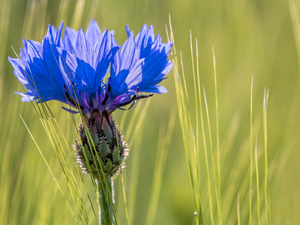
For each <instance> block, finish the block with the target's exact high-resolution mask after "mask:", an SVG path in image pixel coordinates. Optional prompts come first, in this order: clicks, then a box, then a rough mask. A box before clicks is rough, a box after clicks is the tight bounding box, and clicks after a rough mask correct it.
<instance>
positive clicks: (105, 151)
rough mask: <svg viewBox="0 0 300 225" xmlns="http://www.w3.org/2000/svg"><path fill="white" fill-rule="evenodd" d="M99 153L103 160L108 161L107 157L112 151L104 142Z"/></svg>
mask: <svg viewBox="0 0 300 225" xmlns="http://www.w3.org/2000/svg"><path fill="white" fill-rule="evenodd" d="M99 153H100V156H101V158H102V159H106V157H107V155H108V154H109V153H110V149H109V147H108V145H107V143H106V141H104V140H103V141H102V142H101V143H100V145H99Z"/></svg>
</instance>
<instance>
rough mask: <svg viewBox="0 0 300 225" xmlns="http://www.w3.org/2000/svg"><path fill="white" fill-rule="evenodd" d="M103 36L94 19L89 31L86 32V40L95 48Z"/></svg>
mask: <svg viewBox="0 0 300 225" xmlns="http://www.w3.org/2000/svg"><path fill="white" fill-rule="evenodd" d="M100 36H101V31H100V28H99V26H98V24H97V22H96V21H95V20H94V19H92V21H91V22H90V25H89V26H88V28H87V30H86V39H87V40H88V41H89V43H90V44H91V45H92V46H94V45H95V44H96V42H97V41H98V39H99V38H100Z"/></svg>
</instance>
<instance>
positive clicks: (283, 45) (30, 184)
mask: <svg viewBox="0 0 300 225" xmlns="http://www.w3.org/2000/svg"><path fill="white" fill-rule="evenodd" d="M0 13H1V14H0V49H1V50H0V104H1V107H0V128H1V135H0V146H1V150H0V202H1V203H0V224H74V219H73V218H72V214H71V213H70V210H69V208H68V207H67V204H66V201H65V198H64V197H63V196H62V194H61V193H60V192H59V190H58V187H57V186H56V184H55V182H54V180H53V178H52V176H51V174H50V172H49V170H48V168H47V166H46V164H45V162H44V161H43V158H42V157H41V154H40V153H39V151H38V149H37V147H36V146H35V144H34V142H33V140H32V139H31V137H30V135H29V133H28V131H27V130H26V127H25V126H24V124H23V122H22V120H21V118H20V116H19V115H21V116H22V117H23V119H24V121H25V122H26V124H27V126H28V128H29V129H30V131H31V132H32V135H33V137H34V138H35V140H36V142H37V144H38V145H39V147H40V149H41V152H42V153H43V155H44V157H45V159H46V160H47V162H48V163H49V165H50V167H51V169H52V171H53V173H54V176H55V178H56V180H57V181H58V182H59V184H60V185H61V187H62V189H63V191H64V193H65V195H66V199H69V200H70V201H71V197H70V194H69V193H68V189H67V185H66V180H65V178H64V176H63V173H62V169H61V167H60V166H59V162H58V160H57V158H56V155H55V153H54V151H53V149H52V146H51V144H50V141H49V139H48V137H47V135H46V132H45V130H44V129H43V126H42V124H41V123H40V120H39V118H38V116H37V114H36V113H35V111H34V109H33V107H32V105H31V104H30V103H22V102H21V97H20V96H18V95H16V94H14V92H16V91H22V88H21V85H20V84H19V83H18V80H17V79H16V78H15V76H14V75H13V69H12V66H11V65H10V64H9V62H8V60H7V57H8V56H11V57H15V53H14V51H13V49H12V48H11V46H13V48H14V49H15V51H16V52H17V54H19V48H20V47H21V44H22V42H21V41H22V38H25V39H32V40H36V41H41V40H42V37H43V35H45V34H46V31H47V25H48V24H52V25H55V26H56V27H58V26H59V25H60V23H61V21H64V22H65V25H67V26H69V27H72V28H74V29H79V28H80V27H82V28H83V29H84V30H85V29H86V27H87V25H88V24H89V22H90V20H91V19H92V18H95V20H96V21H97V23H98V24H99V26H100V28H101V30H102V31H104V30H105V29H106V28H109V29H110V30H115V32H116V34H115V38H116V40H117V41H118V43H119V44H123V43H124V41H125V40H126V32H125V25H126V24H128V25H129V27H130V28H131V30H133V31H134V33H135V34H137V33H138V32H139V31H140V29H141V27H142V25H143V24H145V23H146V24H148V25H151V24H152V25H153V27H154V31H155V34H157V33H159V34H160V35H161V36H162V38H163V41H164V42H166V41H167V36H166V31H165V24H168V23H169V14H170V15H171V21H172V26H173V32H174V36H175V41H176V50H177V52H178V53H179V51H180V50H181V51H182V56H183V61H184V66H185V77H186V80H187V86H188V89H189V90H190V102H191V108H192V109H193V108H194V103H193V100H194V99H193V91H194V90H193V79H192V67H191V65H192V64H191V55H190V42H189V40H190V30H191V31H192V35H193V37H194V38H197V39H198V45H199V69H200V76H201V82H202V84H203V85H204V86H205V90H206V95H207V99H208V107H209V109H210V116H211V123H212V135H213V136H212V137H213V145H214V148H215V146H216V144H215V143H216V129H215V126H216V124H215V120H214V118H215V102H214V98H215V95H214V79H213V56H212V46H214V49H215V55H216V65H217V78H218V96H219V121H220V146H221V179H222V182H221V194H222V209H223V223H224V224H237V209H236V208H237V198H238V195H239V198H240V210H241V224H247V223H248V212H249V172H250V169H249V168H250V163H249V161H250V149H249V135H250V122H249V118H250V85H251V77H252V75H253V79H254V88H253V124H254V127H253V128H254V130H253V132H254V136H256V135H258V163H259V169H260V170H259V172H260V183H261V184H263V180H264V154H263V144H264V142H263V126H262V118H263V117H262V115H263V114H262V110H263V93H264V88H265V87H266V88H268V89H269V90H270V92H269V105H268V162H269V178H268V179H269V184H270V202H271V219H272V224H299V223H300V214H299V207H300V205H299V204H300V203H299V202H300V192H299V187H300V179H299V174H300V164H299V159H300V151H299V145H300V138H299V137H300V128H299V125H300V118H299V113H300V100H299V96H300V89H299V87H300V80H299V63H298V62H299V59H298V53H297V47H296V42H295V35H294V31H293V23H292V19H291V14H290V8H289V2H288V1H282V0H273V1H268V0H263V1H262V0H243V1H240V0H227V1H216V0H211V1H208V0H185V1H180V0H173V1H171V0H169V1H168V0H143V1H137V0H133V1H129V0H123V1H116V0H110V1H107V0H90V1H84V0H76V1H75V0H74V1H71V0H60V1H58V0H51V1H47V0H27V1H26V0H0ZM194 44H195V43H194ZM162 84H163V85H164V86H165V87H166V88H167V89H168V93H167V94H163V95H155V96H153V97H152V100H151V102H150V105H149V107H148V109H147V111H146V115H145V119H144V120H143V124H142V128H141V129H140V131H139V132H137V133H136V134H135V137H134V139H135V141H134V142H133V141H132V143H131V142H130V140H132V138H131V139H130V140H128V139H127V138H126V130H127V129H128V127H129V126H130V122H131V121H130V119H129V118H130V117H131V115H132V114H133V112H134V110H130V111H128V112H123V111H118V112H116V113H115V118H116V120H117V121H121V119H122V116H123V114H124V113H126V114H128V115H127V116H126V118H128V119H126V121H125V123H124V124H123V127H120V128H121V130H123V131H124V133H125V139H126V140H127V141H129V146H130V153H129V157H128V158H127V161H126V165H127V166H126V168H125V170H124V182H125V186H124V187H125V191H126V196H127V200H128V201H127V205H128V210H129V218H130V220H129V221H130V224H145V223H146V219H147V215H148V210H149V204H150V200H151V196H152V195H151V194H152V188H153V182H154V179H153V176H154V171H155V169H156V168H155V166H156V165H157V164H156V163H157V162H156V158H157V154H159V153H160V146H159V145H160V141H159V138H160V136H161V135H165V134H164V133H165V132H166V127H167V124H168V121H169V118H170V116H171V115H172V113H173V112H174V111H177V104H176V94H175V87H174V77H173V72H171V73H170V74H169V75H168V79H166V80H164V81H163V83H162ZM140 104H141V105H140V107H141V111H142V109H143V108H144V107H145V104H146V101H143V102H142V101H141V102H140ZM49 106H50V108H51V110H52V112H53V114H54V116H55V117H56V119H57V121H58V124H59V125H60V127H61V129H62V131H63V133H64V135H65V137H66V140H67V142H68V143H69V145H70V146H71V145H72V142H73V139H74V138H75V137H76V129H75V127H74V124H73V122H72V118H71V117H70V116H69V114H68V113H66V112H65V111H63V110H62V109H61V107H62V104H60V103H58V102H50V103H49ZM135 107H136V106H135ZM177 116H178V115H177ZM75 120H76V121H77V123H78V121H79V116H75ZM134 126H135V125H134ZM200 137H201V136H200ZM200 143H202V140H200ZM200 146H202V145H200ZM135 153H136V154H138V155H135ZM201 155H203V157H204V153H203V152H202V151H201ZM133 159H134V160H135V161H134V160H133ZM200 164H201V168H202V171H201V173H202V174H201V175H202V180H203V182H202V184H201V185H202V193H201V194H202V210H203V216H204V224H210V217H209V206H208V198H207V183H206V170H205V166H204V160H203V159H202V158H201V159H200ZM160 173H161V175H162V180H161V181H162V182H161V188H159V193H157V194H159V200H158V204H157V207H156V209H155V214H154V220H153V224H174V225H176V224H195V218H194V205H193V196H192V192H191V185H190V179H189V173H188V168H187V162H186V157H185V150H184V146H183V141H182V133H181V129H180V124H179V120H178V118H177V117H176V123H175V128H174V131H173V135H172V139H171V142H170V145H169V147H168V153H167V157H166V161H165V166H164V169H161V170H160ZM133 174H135V176H136V177H137V178H138V179H136V180H133V179H132V176H133ZM253 179H256V178H255V174H254V178H253ZM87 182H88V181H87ZM133 182H135V183H134V185H133ZM133 187H136V188H133ZM255 187H256V184H255V183H254V184H253V223H254V224H256V223H257V208H256V207H257V206H256V195H257V190H256V188H255ZM88 188H89V189H90V186H88ZM259 191H260V192H261V198H262V199H261V208H262V211H261V222H262V223H263V224H264V222H265V218H264V217H265V216H264V199H263V191H264V190H263V186H261V190H259ZM115 194H116V204H117V211H118V217H119V219H120V222H121V224H125V223H126V219H125V210H124V201H123V195H122V185H121V181H120V176H117V177H116V179H115ZM131 196H133V197H131ZM84 199H86V198H84ZM71 204H72V202H71ZM71 206H72V205H71ZM214 210H216V206H215V205H214ZM87 211H88V212H90V211H91V210H90V209H89V208H88V206H87ZM215 216H217V214H216V213H215ZM215 221H217V220H215ZM91 224H96V222H95V220H92V221H91Z"/></svg>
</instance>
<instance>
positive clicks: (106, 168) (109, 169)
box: [103, 159, 113, 173]
mask: <svg viewBox="0 0 300 225" xmlns="http://www.w3.org/2000/svg"><path fill="white" fill-rule="evenodd" d="M112 168H113V164H112V162H111V160H110V159H108V160H107V163H106V164H105V166H104V169H103V170H104V172H106V173H109V172H110V171H111V170H112Z"/></svg>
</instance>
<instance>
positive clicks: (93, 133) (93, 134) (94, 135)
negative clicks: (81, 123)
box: [90, 126, 99, 147]
mask: <svg viewBox="0 0 300 225" xmlns="http://www.w3.org/2000/svg"><path fill="white" fill-rule="evenodd" d="M90 134H91V137H92V140H93V142H94V145H95V147H97V146H98V144H99V138H98V134H97V130H96V127H95V126H93V127H91V129H90ZM91 147H93V146H91Z"/></svg>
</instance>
